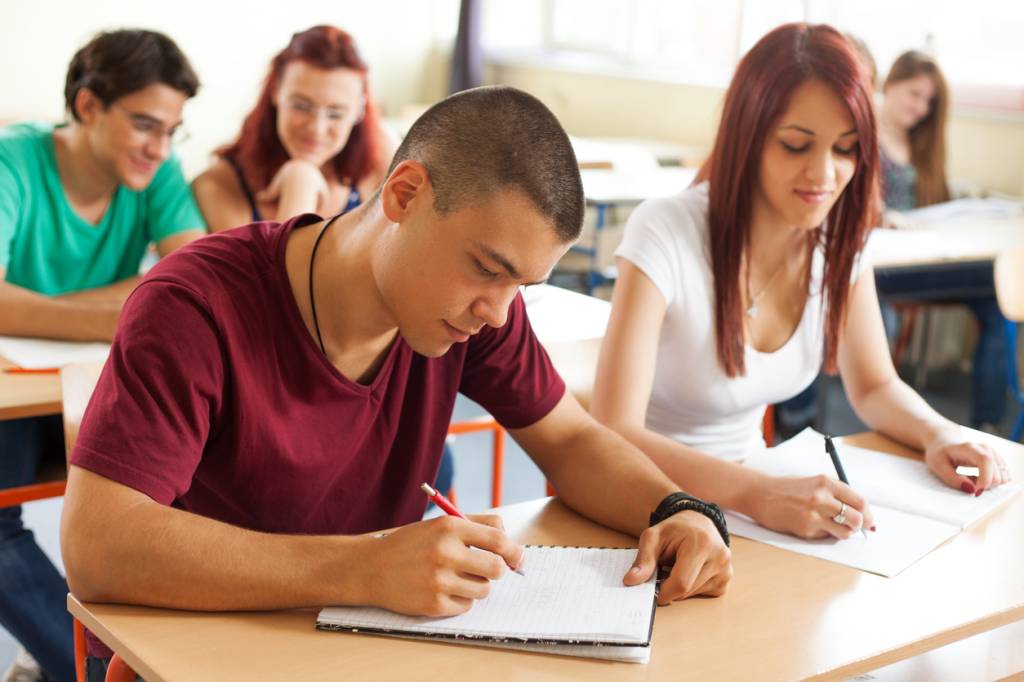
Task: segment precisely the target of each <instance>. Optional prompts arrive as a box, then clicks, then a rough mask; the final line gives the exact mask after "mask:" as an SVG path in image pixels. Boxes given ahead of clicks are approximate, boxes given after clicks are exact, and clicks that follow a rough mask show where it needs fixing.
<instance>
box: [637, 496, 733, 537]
mask: <svg viewBox="0 0 1024 682" xmlns="http://www.w3.org/2000/svg"><path fill="white" fill-rule="evenodd" d="M681 511H695V512H698V513H700V514H703V515H704V516H706V517H708V518H709V519H711V523H713V524H715V528H717V529H718V533H719V535H721V536H722V541H723V542H725V546H726V547H728V546H729V528H728V526H727V525H726V523H725V514H723V513H722V510H721V509H719V507H718V505H717V504H714V503H713V502H705V501H704V500H702V499H700V498H698V497H694V496H693V495H687V494H686V493H684V492H682V491H680V492H677V493H672V494H671V495H669V496H668V497H666V498H665V499H664V500H662V501H661V504H659V505H658V508H657V509H655V510H654V512H653V513H652V514H651V519H650V521H651V525H652V526H654V525H657V524H659V523H661V522H662V521H664V520H665V519H667V518H668V517H670V516H672V515H674V514H678V513H679V512H681Z"/></svg>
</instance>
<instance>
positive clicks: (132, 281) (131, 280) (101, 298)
mask: <svg viewBox="0 0 1024 682" xmlns="http://www.w3.org/2000/svg"><path fill="white" fill-rule="evenodd" d="M141 281H142V278H141V277H138V276H135V277H128V278H125V279H122V280H121V281H120V282H114V283H113V284H108V285H107V286H103V287H95V288H93V289H83V290H81V291H75V292H72V293H70V294H62V295H60V296H57V297H56V298H57V300H60V301H71V302H74V303H112V304H115V305H117V306H118V307H121V306H123V305H124V302H125V300H127V298H128V295H129V294H131V293H132V292H133V291H135V287H137V286H139V282H141Z"/></svg>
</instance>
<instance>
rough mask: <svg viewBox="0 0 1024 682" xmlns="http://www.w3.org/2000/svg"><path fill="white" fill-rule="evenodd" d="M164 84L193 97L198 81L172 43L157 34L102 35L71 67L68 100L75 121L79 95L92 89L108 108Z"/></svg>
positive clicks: (126, 31)
mask: <svg viewBox="0 0 1024 682" xmlns="http://www.w3.org/2000/svg"><path fill="white" fill-rule="evenodd" d="M153 83H164V84H165V85H169V86H170V87H172V88H174V89H175V90H178V91H179V92H182V93H184V94H185V95H186V96H187V97H195V94H196V92H198V91H199V78H198V77H197V76H196V74H195V71H193V70H192V65H191V64H189V62H188V59H187V58H186V57H185V55H184V53H183V52H182V51H181V49H179V48H178V46H177V45H176V44H175V43H174V41H173V40H171V39H170V38H168V37H167V36H165V35H164V34H162V33H157V32H156V31H145V30H142V29H121V30H118V31H103V32H101V33H98V34H97V35H96V37H94V38H93V39H92V40H90V41H89V42H88V43H87V44H86V45H85V46H84V47H82V48H80V49H79V50H78V52H76V53H75V56H74V57H72V58H71V64H70V65H68V76H67V80H66V81H65V83H64V102H65V105H66V106H67V108H68V111H70V112H71V115H72V116H73V117H74V118H75V120H76V121H78V120H81V119H79V117H78V112H77V111H75V96H76V95H77V94H78V91H79V90H81V89H82V88H89V89H90V90H92V91H93V92H94V93H95V94H96V96H97V97H98V98H99V99H100V101H101V102H103V104H105V105H107V106H109V105H110V104H112V103H113V102H115V101H116V100H117V99H119V98H120V97H123V96H124V95H127V94H130V93H133V92H136V91H138V90H142V89H143V88H145V87H147V86H149V85H152V84H153Z"/></svg>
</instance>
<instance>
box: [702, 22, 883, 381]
mask: <svg viewBox="0 0 1024 682" xmlns="http://www.w3.org/2000/svg"><path fill="white" fill-rule="evenodd" d="M810 79H818V80H820V81H822V82H824V83H826V84H827V85H829V86H830V87H831V88H832V89H833V90H834V91H835V93H836V95H838V97H839V98H840V99H841V100H842V101H843V102H845V103H846V106H847V107H848V108H849V110H850V115H851V117H852V118H853V121H854V127H855V128H856V130H857V133H858V136H859V138H858V139H859V143H858V151H857V166H856V169H855V170H854V174H853V177H852V178H851V179H850V182H849V184H848V185H847V186H846V189H845V190H844V191H843V193H842V194H841V195H840V197H839V199H838V200H837V201H836V204H835V206H833V207H832V210H831V211H829V214H828V217H827V218H826V219H825V222H824V223H823V224H822V225H820V226H819V227H817V228H816V229H815V235H814V238H815V240H816V243H817V244H818V245H820V246H821V247H822V248H823V249H824V256H825V270H824V275H823V281H822V285H823V291H822V305H823V306H825V310H826V316H825V320H826V321H825V367H826V369H827V370H829V371H834V370H835V367H836V353H837V348H838V338H839V328H840V325H841V323H842V320H843V316H844V313H845V310H846V299H847V296H848V295H849V289H850V276H851V273H852V270H853V264H854V261H855V259H856V257H857V254H858V253H860V251H861V250H862V249H863V248H864V244H865V242H866V241H867V235H868V232H869V230H870V229H871V227H872V225H873V224H874V222H875V215H874V214H875V213H876V210H875V209H874V207H875V206H876V202H877V200H878V199H877V197H878V142H877V134H876V129H875V113H874V107H873V104H872V97H871V90H872V88H871V85H870V76H869V75H868V74H867V73H866V72H865V69H864V66H863V64H862V63H861V60H860V59H859V58H858V56H857V52H856V51H855V49H854V47H853V46H852V45H851V44H850V42H849V41H848V40H847V39H846V38H845V37H843V35H842V34H841V33H840V32H839V31H837V30H835V29H834V28H832V27H831V26H827V25H824V24H818V25H811V24H804V23H794V24H785V25H783V26H779V27H778V28H776V29H774V30H773V31H771V32H770V33H768V34H767V35H765V36H764V37H763V38H761V40H759V41H758V43H757V44H756V45H754V47H753V48H751V50H750V51H749V52H748V53H747V54H746V55H745V56H744V57H743V59H742V60H741V61H740V63H739V66H737V67H736V73H735V74H734V75H733V78H732V82H731V84H730V85H729V89H728V91H727V92H726V95H725V106H724V108H723V111H722V121H721V124H720V125H719V127H718V134H717V136H716V138H715V146H714V149H712V151H711V155H710V157H709V158H708V161H707V163H706V164H705V165H704V168H702V169H701V173H700V176H699V178H698V180H703V179H706V180H708V181H709V188H708V195H709V196H708V198H709V206H708V224H709V229H710V237H711V267H712V271H713V273H714V280H715V283H714V286H715V331H716V333H717V337H718V338H717V347H718V359H719V362H721V364H722V367H723V369H724V370H725V373H726V375H727V376H730V377H735V376H739V375H742V374H744V373H745V371H746V368H745V365H744V359H743V358H744V332H743V315H744V313H743V303H742V293H741V292H742V291H743V287H742V286H741V282H740V264H741V262H742V258H743V254H744V253H745V252H746V251H747V250H748V249H749V248H750V234H751V224H750V222H751V215H752V210H753V200H754V192H755V191H756V189H757V183H758V174H759V168H760V162H761V154H762V153H763V151H764V147H765V143H766V139H767V136H768V133H769V131H770V130H771V129H772V128H773V127H774V126H775V125H776V123H777V121H778V120H779V118H780V117H781V116H782V114H783V113H784V112H785V110H786V107H787V106H788V105H789V100H790V97H791V96H792V94H793V91H794V90H796V89H797V87H799V86H800V84H801V83H803V82H805V81H807V80H810Z"/></svg>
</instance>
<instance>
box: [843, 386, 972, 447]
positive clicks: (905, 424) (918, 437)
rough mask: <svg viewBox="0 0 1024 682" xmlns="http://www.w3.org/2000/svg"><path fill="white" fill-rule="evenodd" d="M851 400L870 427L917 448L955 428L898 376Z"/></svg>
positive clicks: (858, 413)
mask: <svg viewBox="0 0 1024 682" xmlns="http://www.w3.org/2000/svg"><path fill="white" fill-rule="evenodd" d="M850 402H851V403H852V405H853V410H854V412H856V414H857V416H858V417H860V419H861V420H862V421H863V422H864V423H865V424H867V425H868V426H869V427H871V428H872V429H873V430H875V431H879V432H881V433H883V434H885V435H886V436H889V437H890V438H893V439H895V440H897V441H899V442H901V443H903V444H904V445H907V446H909V447H912V448H914V449H916V450H924V449H925V448H926V447H927V446H928V444H929V443H931V442H932V441H933V440H935V439H936V438H938V437H940V436H942V435H943V433H949V432H951V431H954V430H955V429H956V428H957V426H956V424H954V423H953V422H951V421H950V420H948V419H946V418H945V417H943V416H942V415H940V414H939V413H938V412H936V411H935V410H933V409H932V408H931V407H930V406H929V405H928V403H926V402H925V401H924V398H922V397H921V396H920V395H918V394H917V392H915V391H914V390H913V389H912V388H910V387H909V386H907V385H906V384H905V383H903V381H901V380H900V379H892V380H890V381H888V382H886V383H883V384H879V385H878V386H875V387H874V388H872V389H871V390H870V391H867V392H865V393H864V395H861V396H851V400H850Z"/></svg>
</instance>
